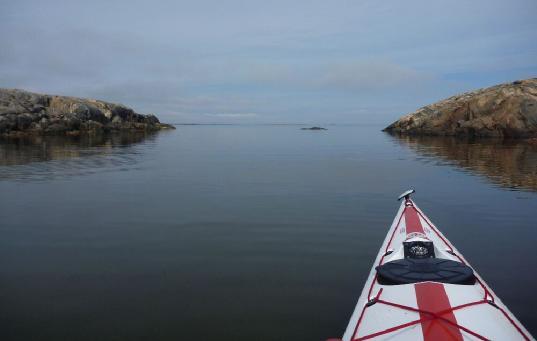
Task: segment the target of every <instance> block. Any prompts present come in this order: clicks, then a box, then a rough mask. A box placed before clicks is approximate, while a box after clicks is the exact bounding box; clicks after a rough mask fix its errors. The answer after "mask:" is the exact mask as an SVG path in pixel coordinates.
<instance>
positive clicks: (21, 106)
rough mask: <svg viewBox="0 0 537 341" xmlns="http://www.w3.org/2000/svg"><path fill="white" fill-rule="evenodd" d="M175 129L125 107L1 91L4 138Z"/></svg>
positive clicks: (0, 124)
mask: <svg viewBox="0 0 537 341" xmlns="http://www.w3.org/2000/svg"><path fill="white" fill-rule="evenodd" d="M160 129H175V128H174V127H173V126H171V125H169V124H163V123H160V121H159V120H158V118H157V117H156V116H155V115H142V114H138V113H136V112H134V110H132V109H131V108H128V107H126V106H123V105H121V104H113V103H108V102H104V101H99V100H94V99H82V98H75V97H66V96H53V95H42V94H37V93H32V92H28V91H24V90H18V89H1V88H0V136H25V135H78V134H80V133H101V132H110V131H155V130H160Z"/></svg>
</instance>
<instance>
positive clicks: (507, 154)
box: [393, 135, 537, 191]
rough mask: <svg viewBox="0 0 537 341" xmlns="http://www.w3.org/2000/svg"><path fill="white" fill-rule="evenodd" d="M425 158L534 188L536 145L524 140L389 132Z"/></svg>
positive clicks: (504, 183)
mask: <svg viewBox="0 0 537 341" xmlns="http://www.w3.org/2000/svg"><path fill="white" fill-rule="evenodd" d="M393 138H394V139H395V141H397V142H398V143H400V144H402V145H405V146H408V147H410V148H411V149H412V150H413V151H415V152H416V153H417V154H418V155H419V156H420V157H423V158H425V160H431V159H435V160H437V161H438V160H440V161H442V162H443V163H444V164H446V163H447V164H450V165H455V166H457V167H460V168H462V169H464V170H467V171H470V172H471V173H475V174H477V175H480V176H484V177H486V178H487V179H488V180H490V181H491V182H492V183H494V184H496V185H499V186H502V187H507V188H511V189H517V190H529V191H537V146H536V145H532V144H529V143H527V142H524V141H501V140H495V139H479V140H464V139H460V138H455V137H433V136H395V135H394V136H393Z"/></svg>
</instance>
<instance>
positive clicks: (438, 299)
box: [414, 282, 463, 341]
mask: <svg viewBox="0 0 537 341" xmlns="http://www.w3.org/2000/svg"><path fill="white" fill-rule="evenodd" d="M414 288H415V289H416V300H417V303H418V308H419V309H420V310H422V311H430V312H432V313H441V312H445V311H447V312H446V313H443V314H442V317H443V318H444V319H446V320H449V321H450V322H453V324H450V323H447V322H445V321H442V320H440V319H430V318H431V316H430V315H429V314H426V313H422V312H420V318H421V319H425V320H423V321H422V322H421V329H422V332H423V340H425V341H434V340H457V341H459V340H460V341H462V339H463V338H462V334H461V331H460V329H459V328H458V327H456V325H457V319H456V318H455V315H454V314H453V311H451V310H450V309H451V305H450V303H449V299H448V297H447V294H446V290H445V289H444V285H442V284H440V283H432V282H424V283H416V284H415V285H414Z"/></svg>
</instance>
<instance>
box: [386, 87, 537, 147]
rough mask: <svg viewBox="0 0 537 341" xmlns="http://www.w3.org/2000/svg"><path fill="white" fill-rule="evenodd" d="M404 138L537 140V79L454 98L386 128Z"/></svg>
mask: <svg viewBox="0 0 537 341" xmlns="http://www.w3.org/2000/svg"><path fill="white" fill-rule="evenodd" d="M384 131H387V132H390V133H395V134H403V135H443V136H470V137H502V138H531V137H537V78H530V79H526V80H520V81H515V82H512V83H505V84H500V85H496V86H493V87H490V88H485V89H479V90H476V91H472V92H467V93H464V94H461V95H456V96H452V97H450V98H447V99H445V100H442V101H440V102H437V103H435V104H431V105H427V106H425V107H423V108H420V109H418V110H417V111H415V112H413V113H410V114H408V115H406V116H404V117H402V118H401V119H399V120H397V121H396V122H394V123H392V124H391V125H389V126H388V127H386V128H385V129H384Z"/></svg>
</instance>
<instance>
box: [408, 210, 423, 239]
mask: <svg viewBox="0 0 537 341" xmlns="http://www.w3.org/2000/svg"><path fill="white" fill-rule="evenodd" d="M405 225H406V234H407V235H408V234H410V233H413V232H419V233H425V232H423V227H422V226H421V221H420V217H419V216H418V212H416V209H415V208H414V207H408V209H406V210H405Z"/></svg>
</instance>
